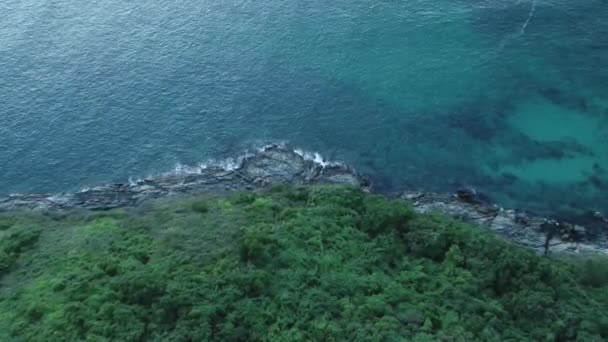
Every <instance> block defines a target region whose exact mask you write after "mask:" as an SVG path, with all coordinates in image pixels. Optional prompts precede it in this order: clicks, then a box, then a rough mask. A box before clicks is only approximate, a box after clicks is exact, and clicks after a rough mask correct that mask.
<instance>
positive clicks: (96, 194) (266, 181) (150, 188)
mask: <svg viewBox="0 0 608 342" xmlns="http://www.w3.org/2000/svg"><path fill="white" fill-rule="evenodd" d="M317 156H318V155H312V154H307V153H302V152H299V151H294V150H293V149H290V148H287V147H285V146H280V145H269V146H266V147H264V148H263V149H260V150H259V151H256V152H255V153H252V154H249V155H246V156H244V157H242V158H240V159H239V160H238V161H236V162H235V161H233V160H230V161H226V162H224V163H219V164H218V165H214V166H210V167H207V168H202V169H201V170H198V171H199V172H194V173H185V174H166V175H160V176H158V177H149V178H146V179H145V180H138V181H133V180H129V182H127V183H115V184H107V185H102V186H97V187H94V188H91V189H84V190H82V191H80V192H77V193H71V194H58V195H44V194H42V195H35V194H16V195H10V196H8V197H5V198H2V197H0V211H2V210H12V209H17V208H29V209H36V210H53V209H73V208H84V209H91V210H109V209H114V208H120V207H130V206H136V205H139V204H141V203H142V202H144V201H146V200H149V199H154V198H159V197H165V196H172V195H176V194H196V193H205V192H217V191H220V192H223V191H239V190H254V189H259V188H264V187H267V186H270V185H277V184H321V183H322V184H349V185H353V186H360V187H363V188H367V187H369V182H368V181H366V180H365V179H364V178H363V177H361V176H359V175H358V174H357V173H356V172H355V170H353V169H352V168H350V167H348V166H346V165H342V164H337V163H335V164H330V163H327V162H325V161H322V160H319V159H320V158H318V157H317Z"/></svg>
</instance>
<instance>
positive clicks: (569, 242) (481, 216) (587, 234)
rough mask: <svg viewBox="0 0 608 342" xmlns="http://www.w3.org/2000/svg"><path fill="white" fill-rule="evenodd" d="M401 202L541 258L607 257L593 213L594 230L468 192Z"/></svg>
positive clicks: (602, 223) (606, 226) (602, 227)
mask: <svg viewBox="0 0 608 342" xmlns="http://www.w3.org/2000/svg"><path fill="white" fill-rule="evenodd" d="M400 197H401V198H403V199H407V200H409V201H411V202H412V204H413V206H414V208H415V209H416V211H418V212H420V213H431V212H438V213H441V214H445V215H448V216H451V217H454V218H456V219H459V220H462V221H465V222H468V223H472V224H476V225H479V226H483V227H487V228H488V229H490V230H492V231H493V232H495V233H497V234H499V235H500V236H503V237H505V238H507V239H508V240H510V241H513V242H515V243H517V244H520V245H523V246H526V247H528V248H531V249H534V250H536V251H538V252H539V253H542V254H564V253H567V254H578V253H603V254H608V220H606V219H605V218H604V217H603V216H601V215H600V214H599V213H595V214H594V215H593V216H594V217H595V221H594V222H593V224H594V229H593V231H591V230H590V229H589V227H583V226H580V225H576V224H571V223H568V222H563V221H561V222H560V221H556V220H551V219H547V218H542V217H537V216H533V215H529V214H528V213H526V212H522V211H516V210H505V209H503V208H499V207H497V206H495V205H489V204H487V203H484V202H483V201H481V200H478V199H477V197H476V195H475V194H474V192H472V191H468V192H467V191H459V192H457V193H456V194H453V195H452V194H436V193H422V192H405V193H403V194H401V195H400Z"/></svg>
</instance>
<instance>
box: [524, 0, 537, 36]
mask: <svg viewBox="0 0 608 342" xmlns="http://www.w3.org/2000/svg"><path fill="white" fill-rule="evenodd" d="M534 11H536V0H532V6H530V13H528V19H526V22H525V23H524V24H523V25H522V26H521V34H525V33H526V28H527V27H528V24H530V21H531V20H532V18H533V17H534Z"/></svg>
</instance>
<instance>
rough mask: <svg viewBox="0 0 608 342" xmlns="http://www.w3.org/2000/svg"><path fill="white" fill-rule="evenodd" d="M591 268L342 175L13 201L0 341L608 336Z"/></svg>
mask: <svg viewBox="0 0 608 342" xmlns="http://www.w3.org/2000/svg"><path fill="white" fill-rule="evenodd" d="M578 266H580V265H576V266H575V265H572V264H571V263H567V262H564V261H557V260H549V259H544V258H541V257H538V256H536V255H534V254H532V253H531V252H528V251H525V250H523V249H521V248H518V247H515V246H512V245H510V244H508V243H506V242H503V241H501V240H499V239H497V238H495V237H493V236H492V235H490V234H487V233H485V232H482V231H481V230H480V229H479V228H473V227H469V226H467V225H464V224H461V223H458V222H455V221H452V220H448V219H445V218H443V217H439V216H429V215H417V214H414V213H413V212H412V210H411V208H410V207H409V206H408V205H407V204H406V203H403V202H399V201H387V200H385V199H384V198H382V197H379V196H376V195H369V194H364V193H362V192H360V191H358V190H355V189H350V188H342V187H309V188H276V189H274V190H273V191H271V192H269V193H265V194H251V193H244V194H237V195H232V196H228V197H202V198H198V199H192V200H182V201H173V202H164V203H157V204H154V205H149V206H148V207H147V208H141V209H138V210H137V212H131V213H127V212H124V211H114V212H107V213H98V214H91V213H88V214H87V213H73V214H70V215H67V216H65V215H63V216H55V215H51V216H49V215H47V216H42V215H36V214H32V213H12V214H3V215H1V216H0V277H1V278H0V281H1V283H0V284H1V285H0V340H2V341H12V340H15V341H60V340H61V341H64V340H66V341H67V340H71V341H76V340H90V341H106V340H107V341H110V340H111V341H120V340H130V341H143V340H153V341H204V340H221V341H246V340H273V341H275V340H276V341H299V340H302V341H304V340H327V341H332V340H348V341H382V340H385V341H400V340H408V341H409V340H412V341H438V340H439V341H441V340H446V341H471V340H480V341H499V340H500V341H526V340H530V341H542V340H548V341H570V340H577V339H578V340H580V341H601V340H604V339H608V291H607V290H608V286H607V284H608V279H607V278H608V277H606V264H605V263H603V262H602V261H589V262H586V263H584V264H582V267H578ZM602 272H604V273H602Z"/></svg>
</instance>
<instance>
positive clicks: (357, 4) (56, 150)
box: [0, 0, 608, 212]
mask: <svg viewBox="0 0 608 342" xmlns="http://www.w3.org/2000/svg"><path fill="white" fill-rule="evenodd" d="M0 13H3V15H2V16H0V80H2V82H1V83H0V158H1V161H2V164H1V166H0V167H1V170H2V172H1V173H0V193H12V192H55V191H63V190H73V189H77V188H80V187H83V186H87V185H92V184H96V183H100V182H109V181H117V180H125V179H126V178H128V177H129V176H139V175H146V174H151V173H157V172H162V171H166V170H170V169H172V168H173V167H175V165H177V164H178V163H182V164H194V163H197V162H200V161H203V160H206V159H209V158H222V157H225V156H229V155H234V154H238V153H240V152H241V151H242V150H243V149H245V148H247V147H252V146H257V145H260V144H263V143H266V142H272V141H286V142H289V143H290V144H293V145H296V146H299V147H302V148H305V149H309V150H315V151H319V152H321V153H323V154H324V155H325V156H327V157H328V158H331V159H340V160H344V161H346V162H349V163H351V164H353V165H355V166H356V167H357V168H358V169H359V170H360V171H362V172H364V173H368V174H372V175H373V178H374V181H375V184H376V185H377V186H378V187H379V188H381V189H383V190H391V189H399V188H409V189H412V188H414V189H426V190H441V191H449V190H453V189H454V188H457V187H461V186H473V187H475V188H477V189H478V190H480V191H482V192H484V193H486V194H488V195H489V196H490V197H492V199H493V200H495V201H497V202H499V203H501V204H503V205H505V206H508V207H519V208H522V207H525V208H530V209H532V210H535V211H539V212H561V211H568V210H571V209H576V208H590V209H593V210H602V209H608V196H604V195H603V193H604V192H605V190H606V189H608V174H607V172H606V170H607V169H608V142H607V140H608V137H607V134H608V133H607V132H608V130H607V129H606V126H607V125H608V97H606V94H608V5H606V3H605V1H602V0H589V1H584V2H576V1H565V0H552V1H551V0H549V1H548V0H543V1H536V0H535V1H503V0H500V1H497V0H487V1H470V0H458V1H439V2H437V1H429V0H417V1H394V0H391V1H378V2H371V3H370V2H369V1H360V0H350V1H345V0H336V1H332V2H327V1H319V0H312V1H308V2H304V3H302V2H300V3H286V2H281V1H235V0H227V1H221V2H210V1H191V0H182V1H176V0H168V1H162V2H160V1H157V2H131V1H118V0H108V1H104V2H103V3H96V2H88V3H84V2H76V1H74V0H49V1H44V2H40V1H29V0H27V1H23V0H20V1H17V0H6V1H3V2H2V3H1V4H0Z"/></svg>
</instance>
